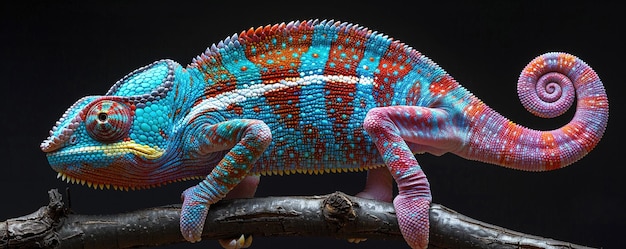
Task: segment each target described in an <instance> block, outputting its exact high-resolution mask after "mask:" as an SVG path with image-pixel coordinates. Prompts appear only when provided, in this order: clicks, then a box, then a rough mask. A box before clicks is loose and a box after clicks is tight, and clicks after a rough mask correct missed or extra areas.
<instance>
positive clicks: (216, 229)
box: [0, 189, 589, 249]
mask: <svg viewBox="0 0 626 249" xmlns="http://www.w3.org/2000/svg"><path fill="white" fill-rule="evenodd" d="M49 195H50V203H49V204H48V205H47V206H44V207H42V208H40V209H39V210H37V211H36V212H34V213H32V214H29V215H25V216H22V217H18V218H13V219H9V220H6V221H4V222H2V223H0V248H64V249H65V248H112V247H113V246H114V245H117V248H133V247H150V246H158V245H165V244H171V243H184V242H185V241H184V239H183V237H182V236H181V235H180V232H179V228H178V226H179V218H180V216H179V214H180V205H170V206H163V207H155V208H150V209H144V210H138V211H135V212H129V213H123V214H112V215H79V214H71V213H69V212H68V210H67V209H66V208H65V207H64V205H63V202H62V200H61V195H60V194H59V192H58V191H57V190H55V189H53V190H50V191H49ZM430 222H431V227H430V246H429V248H589V247H584V246H580V245H575V244H572V243H568V242H562V241H557V240H553V239H547V238H542V237H538V236H533V235H527V234H523V233H519V232H515V231H512V230H509V229H504V228H501V227H498V226H494V225H491V224H487V223H484V222H480V221H477V220H474V219H471V218H469V217H466V216H463V215H461V214H459V213H457V212H455V211H453V210H451V209H448V208H446V207H444V206H442V205H439V204H433V205H432V206H431V210H430ZM241 233H244V234H252V235H254V236H327V237H334V238H346V239H347V238H368V239H384V240H402V235H401V234H400V230H399V228H398V224H397V220H396V216H395V211H394V208H393V205H392V204H390V203H384V202H378V201H373V200H368V199H362V198H358V197H353V196H348V195H345V194H343V193H340V192H336V193H333V194H329V195H323V196H308V197H264V198H254V199H237V200H225V201H221V202H219V203H216V204H214V205H212V206H211V210H210V211H209V215H208V217H207V221H206V223H205V228H204V232H203V239H218V238H231V237H235V236H239V235H240V234H241ZM253 246H254V245H253Z"/></svg>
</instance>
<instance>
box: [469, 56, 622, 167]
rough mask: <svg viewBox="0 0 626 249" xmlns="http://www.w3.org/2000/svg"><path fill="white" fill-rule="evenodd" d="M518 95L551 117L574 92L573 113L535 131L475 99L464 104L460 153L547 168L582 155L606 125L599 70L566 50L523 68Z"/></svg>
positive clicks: (535, 111)
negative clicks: (565, 119)
mask: <svg viewBox="0 0 626 249" xmlns="http://www.w3.org/2000/svg"><path fill="white" fill-rule="evenodd" d="M518 95H519V97H520V100H521V102H522V104H523V105H524V107H526V109H527V110H529V111H530V112H531V113H533V114H535V115H537V116H540V117H556V116H558V115H561V114H563V113H564V112H566V111H567V109H569V107H570V106H571V105H572V103H573V102H574V98H575V97H576V113H575V114H574V117H573V118H572V120H571V121H570V122H569V123H567V124H566V125H564V126H563V127H561V128H558V129H555V130H550V131H539V130H533V129H529V128H526V127H523V126H521V125H519V124H516V123H513V122H511V121H510V120H508V119H507V118H505V117H503V116H501V115H500V114H498V113H497V112H495V111H493V110H492V109H491V108H489V107H487V106H486V105H485V104H483V103H482V102H480V100H478V99H475V100H474V101H476V104H475V105H471V106H472V108H471V109H468V110H465V113H467V117H468V120H469V127H470V128H469V140H468V144H467V147H466V151H464V153H462V154H463V156H464V157H467V158H470V159H474V160H478V161H483V162H488V163H493V164H497V165H501V166H505V167H509V168H514V169H520V170H527V171H546V170H553V169H558V168H563V167H565V166H567V165H570V164H572V163H574V162H576V161H577V160H579V159H581V158H582V157H583V156H585V155H586V154H587V153H589V152H590V151H591V150H592V149H593V148H594V147H595V146H596V144H598V142H599V141H600V139H601V138H602V135H603V134H604V131H605V129H606V125H607V121H608V117H609V102H608V98H607V96H606V92H605V91H604V86H603V85H602V82H601V81H600V78H599V77H598V75H597V74H596V73H595V72H594V71H593V69H591V67H589V66H588V65H587V64H586V63H585V62H583V61H582V60H580V59H578V58H577V57H575V56H573V55H570V54H566V53H546V54H543V55H541V56H538V57H537V58H535V59H534V60H533V61H531V62H530V63H529V64H528V65H527V66H526V68H524V70H523V71H522V73H521V75H520V77H519V82H518Z"/></svg>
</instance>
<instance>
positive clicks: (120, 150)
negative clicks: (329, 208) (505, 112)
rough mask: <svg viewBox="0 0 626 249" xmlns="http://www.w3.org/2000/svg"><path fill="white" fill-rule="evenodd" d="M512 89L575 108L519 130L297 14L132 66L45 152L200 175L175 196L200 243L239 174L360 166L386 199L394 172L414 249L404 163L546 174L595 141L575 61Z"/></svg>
mask: <svg viewBox="0 0 626 249" xmlns="http://www.w3.org/2000/svg"><path fill="white" fill-rule="evenodd" d="M518 93H519V96H520V99H521V100H522V103H523V105H524V106H525V107H526V108H527V109H528V110H530V111H531V112H533V113H535V114H536V115H538V116H542V117H553V116H557V115H560V114H562V113H563V112H565V111H566V110H567V109H568V108H569V107H570V105H572V103H574V100H576V101H575V103H576V113H575V114H574V117H573V119H572V120H571V121H570V122H569V123H567V124H565V125H564V126H562V127H560V128H558V129H554V130H550V131H539V130H533V129H529V128H526V127H523V126H521V125H518V124H516V123H513V122H511V121H510V120H508V119H507V118H505V117H503V116H501V115H500V114H498V113H497V112H495V111H493V110H492V109H491V108H489V107H488V106H487V105H486V104H484V103H483V102H481V101H480V100H479V99H478V98H477V97H475V96H474V95H472V94H471V93H470V92H469V91H468V90H466V89H465V88H463V87H462V86H460V85H459V84H458V83H457V82H456V81H455V80H454V79H453V78H452V77H451V76H450V75H448V74H447V73H446V72H445V71H444V70H443V69H441V68H440V67H439V66H438V65H437V64H435V63H434V62H432V61H431V60H430V59H428V58H427V57H425V56H424V55H422V54H421V53H420V52H418V51H416V50H414V49H413V48H411V47H409V46H407V45H405V44H403V43H401V42H399V41H396V40H393V39H391V38H388V37H387V36H385V35H382V34H379V33H377V32H374V31H371V30H368V29H367V28H364V27H361V26H358V25H354V24H350V23H343V22H334V21H317V20H310V21H296V22H290V23H288V24H284V23H283V24H278V25H271V26H265V27H259V28H257V29H250V30H247V31H243V32H241V33H240V34H235V35H233V36H231V37H228V38H226V39H225V40H223V41H221V42H219V43H217V45H212V46H210V47H209V48H208V49H207V50H206V51H205V52H204V53H203V54H202V55H200V56H198V57H197V58H195V59H194V60H193V61H192V63H191V64H189V65H188V66H186V67H182V66H181V65H179V64H178V63H176V62H174V61H171V60H161V61H157V62H154V63H152V64H150V65H148V66H146V67H143V68H140V69H138V70H135V71H133V72H131V73H130V74H129V75H127V76H125V77H124V78H122V79H121V80H119V81H118V82H117V83H115V84H114V85H113V87H112V88H111V89H110V90H109V91H108V92H107V93H106V94H105V95H103V96H89V97H85V98H82V99H80V100H78V101H77V102H76V103H75V104H74V105H72V106H71V107H70V108H69V109H68V110H67V111H66V113H65V114H64V115H63V116H62V117H61V119H60V120H59V121H58V122H57V124H56V125H55V126H54V128H53V129H52V131H51V132H50V137H48V138H47V139H46V140H45V141H44V142H43V143H42V144H41V149H42V150H43V151H44V152H46V153H47V157H48V160H49V162H50V164H51V165H52V167H53V169H54V170H56V171H57V172H58V173H59V177H62V178H63V179H67V180H68V181H72V182H79V183H83V184H84V183H86V184H89V185H90V186H96V187H99V188H104V187H107V188H108V187H114V188H122V189H135V188H146V187H151V186H157V185H161V184H164V183H167V182H171V181H177V180H183V179H189V178H200V179H203V180H202V181H201V182H200V183H199V184H198V185H196V186H194V187H191V188H189V189H188V190H186V191H185V192H184V193H183V197H184V203H183V210H182V214H181V232H182V233H183V236H184V237H185V238H186V239H187V240H189V241H198V240H200V235H201V232H202V225H203V224H204V219H205V216H206V213H207V210H208V208H209V205H210V204H212V203H215V202H217V201H219V200H220V199H222V198H223V197H224V196H225V195H226V194H227V193H229V192H230V191H231V190H233V189H234V188H235V187H236V186H237V188H239V186H242V185H250V184H251V185H253V186H252V187H251V188H248V190H247V191H243V192H245V193H244V194H243V195H248V196H249V195H251V194H253V192H254V188H255V187H256V183H258V182H255V181H253V180H251V181H248V180H247V179H252V178H251V177H249V176H252V175H258V174H261V175H264V174H281V175H282V174H290V173H323V172H345V171H354V170H370V173H369V177H368V182H367V183H366V186H367V187H366V191H364V192H362V193H361V194H360V196H365V197H370V198H376V199H381V200H388V199H389V198H390V197H388V196H389V193H391V181H387V180H384V179H391V177H393V179H395V182H396V183H397V185H398V189H399V193H398V196H396V197H395V199H394V206H395V208H396V212H397V216H398V220H399V224H400V228H401V231H402V233H403V236H404V238H405V239H406V241H407V243H408V244H409V245H410V246H411V247H413V248H424V247H426V246H427V244H428V207H429V204H430V200H431V194H430V189H429V184H428V181H427V180H426V176H425V175H424V172H423V171H422V170H421V168H420V166H419V164H418V162H417V160H416V158H415V156H414V154H416V153H424V152H427V153H432V154H436V155H439V154H443V153H447V152H450V153H454V154H456V155H459V156H461V157H463V158H467V159H470V160H478V161H482V162H487V163H491V164H496V165H501V166H505V167H509V168H514V169H520V170H529V171H545V170H552V169H558V168H562V167H565V166H567V165H569V164H572V163H574V162H575V161H577V160H579V159H580V158H582V157H583V156H584V155H586V154H587V153H588V152H589V151H591V150H592V149H593V148H594V147H595V146H596V144H597V143H598V142H599V141H600V139H601V137H602V134H603V133H604V130H605V128H606V124H607V120H608V99H607V96H606V93H605V91H604V87H603V85H602V82H601V81H600V79H599V78H598V76H597V75H596V73H595V72H594V71H593V70H592V69H591V68H590V67H589V66H588V65H587V64H585V63H584V62H583V61H581V60H580V59H578V58H576V57H575V56H573V55H570V54H566V53H546V54H543V55H541V56H539V57H536V58H535V59H534V60H532V61H531V62H530V63H529V64H528V66H526V68H524V69H523V71H522V73H521V75H520V77H519V84H518ZM383 165H386V167H379V166H383ZM389 175H391V177H390V176H389ZM381 179H383V180H381ZM242 182H243V183H242ZM240 183H242V184H240ZM238 184H239V186H238ZM380 189H382V192H383V193H379V192H380ZM233 243H234V244H231V245H230V246H232V247H238V246H242V245H243V243H244V242H241V241H233ZM245 245H247V244H245Z"/></svg>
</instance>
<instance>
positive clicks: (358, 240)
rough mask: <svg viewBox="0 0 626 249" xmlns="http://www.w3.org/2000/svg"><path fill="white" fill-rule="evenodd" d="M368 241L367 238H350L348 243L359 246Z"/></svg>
mask: <svg viewBox="0 0 626 249" xmlns="http://www.w3.org/2000/svg"><path fill="white" fill-rule="evenodd" d="M366 240H367V238H349V239H348V242H350V243H354V244H358V243H361V242H363V241H366Z"/></svg>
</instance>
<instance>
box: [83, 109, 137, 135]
mask: <svg viewBox="0 0 626 249" xmlns="http://www.w3.org/2000/svg"><path fill="white" fill-rule="evenodd" d="M131 122H132V116H131V111H130V108H129V107H128V106H127V105H125V104H123V103H119V102H116V101H112V100H101V101H99V102H97V103H94V104H93V105H92V106H91V108H90V109H89V111H88V112H87V116H86V119H85V124H86V128H87V133H89V136H91V137H92V138H94V139H96V140H98V141H100V142H105V143H108V142H115V141H118V140H120V139H122V138H124V137H125V136H126V135H127V134H128V131H129V130H130V125H131Z"/></svg>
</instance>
